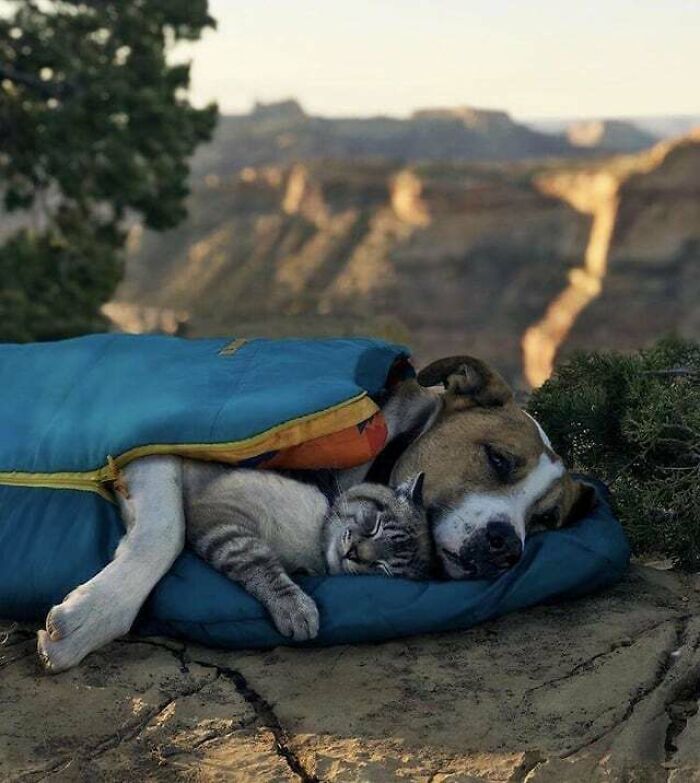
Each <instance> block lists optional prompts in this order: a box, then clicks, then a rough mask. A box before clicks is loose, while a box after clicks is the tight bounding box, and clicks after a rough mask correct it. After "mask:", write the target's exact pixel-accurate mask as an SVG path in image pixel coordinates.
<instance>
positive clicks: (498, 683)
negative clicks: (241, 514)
mask: <svg viewBox="0 0 700 783" xmlns="http://www.w3.org/2000/svg"><path fill="white" fill-rule="evenodd" d="M699 608H700V594H698V593H697V591H695V590H694V589H693V584H691V581H690V580H688V579H685V578H683V577H681V576H678V575H676V574H673V573H670V572H659V571H654V570H652V569H650V568H643V567H639V566H637V567H635V568H633V569H632V571H631V572H630V575H629V576H628V578H627V579H626V580H625V581H624V582H623V583H622V584H620V585H619V586H617V587H616V588H614V589H612V590H609V591H607V592H605V593H602V594H599V595H596V596H591V597H588V598H585V599H581V600H578V601H575V602H571V603H566V604H561V605H557V606H550V607H539V608H536V609H533V610H530V611H527V612H523V613H521V614H518V615H514V616H511V617H505V618H502V619H500V620H498V621H495V622H491V623H488V624H485V625H483V626H481V627H479V628H476V629H473V630H471V631H468V632H464V633H453V634H445V635H439V636H433V637H416V638H411V639H406V640H398V641H395V642H392V643H388V644H382V645H372V646H370V645H367V646H345V647H335V648H327V649H319V650H294V649H286V648H285V649H282V648H280V649H276V650H273V651H269V652H245V653H240V652H222V651H216V650H210V649H205V648H203V647H199V646H195V645H188V644H182V643H181V642H177V641H173V640H166V639H139V638H136V637H132V638H129V639H125V640H122V641H119V642H116V643H114V644H112V645H110V646H109V647H107V648H106V649H105V650H104V651H102V652H99V653H96V654H93V655H92V656H90V657H89V658H88V659H86V661H84V663H83V664H82V665H81V666H80V667H78V668H77V669H76V670H74V671H72V672H68V673H65V674H61V675H58V676H54V677H49V676H45V675H43V674H41V672H40V671H39V669H38V665H37V663H36V659H35V657H34V641H33V633H32V629H30V628H27V627H26V626H25V627H19V628H17V627H14V628H13V627H12V626H11V624H9V623H5V624H4V625H3V628H4V632H5V638H4V643H3V645H2V647H0V715H1V716H2V720H1V721H0V780H2V781H7V782H8V783H10V782H11V783H19V782H20V781H27V782H30V781H39V780H55V781H90V783H92V781H134V780H148V781H173V780H175V781H179V780H182V781H251V782H252V781H307V782H308V781H315V780H317V781H349V782H352V783H361V782H364V781H369V782H370V783H375V782H376V783H381V781H425V783H428V782H430V783H466V782H467V781H481V782H482V783H485V782H486V781H488V782H489V783H491V781H493V782H494V783H506V781H508V782H510V783H522V782H523V781H529V783H535V782H538V783H539V782H543V783H544V781H552V782H555V781H556V783H562V782H565V781H589V780H591V781H599V780H600V781H603V780H605V781H618V780H640V781H641V780H644V781H669V782H670V783H686V782H687V781H695V780H700V722H699V718H700V715H699V714H698V696H699V695H700V620H699V619H698V609H699ZM0 638H1V637H0Z"/></svg>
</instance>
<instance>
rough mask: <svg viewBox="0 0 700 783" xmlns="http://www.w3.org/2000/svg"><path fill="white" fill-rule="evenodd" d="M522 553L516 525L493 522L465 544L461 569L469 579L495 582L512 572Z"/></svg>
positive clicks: (462, 549) (494, 520)
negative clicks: (503, 573)
mask: <svg viewBox="0 0 700 783" xmlns="http://www.w3.org/2000/svg"><path fill="white" fill-rule="evenodd" d="M522 553H523V545H522V541H521V540H520V536H519V535H518V532H517V531H516V529H515V528H514V527H513V525H512V524H511V523H510V522H509V521H505V520H502V519H492V520H491V521H489V522H488V523H487V524H486V525H485V526H484V527H483V528H481V529H480V530H477V531H475V532H474V533H473V535H471V536H470V537H469V539H468V540H467V541H465V542H464V543H463V544H462V546H461V547H460V550H459V565H460V567H461V568H462V570H463V571H464V573H465V574H466V576H467V578H471V579H493V578H495V577H496V576H498V575H499V574H500V573H502V572H503V571H507V570H508V569H509V568H512V567H513V566H514V565H515V564H516V563H517V562H518V561H519V560H520V557H521V556H522Z"/></svg>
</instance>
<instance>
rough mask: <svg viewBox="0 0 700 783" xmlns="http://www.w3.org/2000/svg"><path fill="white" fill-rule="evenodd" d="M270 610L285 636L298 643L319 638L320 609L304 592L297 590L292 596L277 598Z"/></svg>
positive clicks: (279, 629)
mask: <svg viewBox="0 0 700 783" xmlns="http://www.w3.org/2000/svg"><path fill="white" fill-rule="evenodd" d="M268 608H269V610H270V614H271V615H272V619H273V620H274V622H275V625H276V626H277V630H278V631H279V632H280V633H281V634H282V635H283V636H290V637H291V638H292V639H294V640H295V641H297V642H304V641H307V640H308V639H314V638H315V637H316V636H318V629H319V624H320V618H319V614H318V607H317V606H316V604H315V603H314V601H313V599H312V598H309V596H308V595H306V593H305V592H304V591H303V590H301V589H297V590H295V591H294V592H293V593H291V594H290V595H285V596H280V597H277V598H275V599H274V601H273V602H272V604H271V605H270V606H269V607H268Z"/></svg>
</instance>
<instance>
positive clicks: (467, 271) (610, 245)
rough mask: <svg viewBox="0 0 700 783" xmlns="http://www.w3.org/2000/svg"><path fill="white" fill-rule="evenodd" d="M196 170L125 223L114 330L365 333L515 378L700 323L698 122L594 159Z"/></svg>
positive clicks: (421, 354) (537, 377)
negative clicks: (457, 356)
mask: <svg viewBox="0 0 700 783" xmlns="http://www.w3.org/2000/svg"><path fill="white" fill-rule="evenodd" d="M466 119H467V120H468V119H469V117H466ZM489 119H490V121H491V122H492V123H493V122H502V121H503V118H500V117H495V118H489ZM210 163H211V161H210ZM198 167H199V168H198V172H199V174H200V177H199V179H198V180H196V181H195V183H194V189H193V193H192V196H191V199H190V217H189V219H188V220H187V221H186V222H185V223H184V224H183V225H182V226H180V227H179V228H177V229H175V230H173V231H170V232H168V233H166V234H164V235H154V234H150V233H143V232H142V231H141V229H140V228H139V227H135V228H134V229H133V230H132V235H131V237H130V257H129V262H128V267H127V276H126V279H125V282H124V284H123V285H122V287H121V289H120V291H119V293H118V296H117V301H116V302H115V303H112V304H111V305H110V306H109V307H110V308H111V311H110V315H111V316H112V317H113V318H114V320H115V321H116V322H117V323H118V324H121V325H122V326H123V327H125V328H136V329H138V328H140V327H139V325H141V327H142V326H143V322H144V318H146V320H148V318H150V319H151V321H154V319H155V320H156V321H157V320H158V318H162V317H165V320H166V321H167V323H168V324H169V325H170V326H169V327H168V329H167V330H168V331H174V330H175V329H176V328H177V326H176V324H177V323H180V324H184V325H185V326H186V330H187V332H188V333H190V334H193V335H202V334H215V333H238V334H255V333H268V334H289V333H302V334H309V333H323V334H330V333H360V332H373V333H379V334H385V335H389V336H391V337H395V338H398V339H405V340H408V341H409V342H410V343H411V345H412V346H413V347H414V349H415V351H416V355H417V358H418V360H419V361H425V360H429V359H432V358H435V357H436V356H439V355H445V354H449V353H458V352H464V351H469V352H472V353H475V354H479V355H482V356H485V357H487V358H489V359H490V360H492V361H494V362H495V363H496V364H497V365H498V366H499V367H500V368H501V369H502V370H503V371H504V372H505V373H506V375H507V376H508V377H509V378H510V379H511V380H512V381H514V382H515V383H517V384H519V385H521V386H523V387H526V386H528V385H537V384H538V383H540V382H542V380H544V379H545V378H546V377H547V375H548V374H549V372H550V371H551V367H552V364H553V362H554V360H555V358H556V357H557V356H559V355H561V354H562V353H566V352H567V351H569V350H571V349H572V348H575V347H591V348H604V347H619V348H633V347H638V346H641V345H644V344H646V343H648V342H650V341H651V340H653V339H654V338H656V337H658V336H659V335H660V334H664V333H668V332H669V331H676V332H679V333H681V334H686V335H689V336H694V337H700V313H699V311H698V304H697V303H698V301H699V295H700V275H698V264H699V263H700V134H698V133H695V134H690V135H688V136H686V137H684V138H683V139H681V140H677V141H675V142H669V143H662V144H660V145H658V146H657V147H655V148H653V149H652V150H649V151H646V152H641V153H638V154H635V155H627V156H617V157H613V158H609V159H603V160H601V159H598V160H594V161H590V160H589V161H585V160H583V161H581V160H568V161H566V160H552V159H549V160H545V161H540V162H537V161H535V162H532V161H530V162H528V161H522V162H517V161H512V162H508V163H489V164H483V163H468V162H458V161H452V162H449V163H440V162H429V161H427V162H422V163H413V164H402V163H396V162H389V161H386V160H376V159H375V160H367V159H355V160H352V161H344V160H325V161H310V162H307V163H293V164H287V163H277V164H266V165H259V166H250V165H248V166H245V167H243V168H240V169H237V170H235V171H232V172H225V173H221V171H220V170H219V169H218V168H210V169H207V167H206V162H203V161H200V162H199V163H198ZM205 172H206V173H205ZM144 308H145V309H144ZM144 313H145V315H144ZM149 313H150V315H149ZM162 313H165V314H166V315H165V316H162ZM159 314H161V315H159ZM158 328H163V327H162V325H161V326H160V327H158Z"/></svg>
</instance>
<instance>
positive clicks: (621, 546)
mask: <svg viewBox="0 0 700 783" xmlns="http://www.w3.org/2000/svg"><path fill="white" fill-rule="evenodd" d="M407 356H408V354H407V351H406V349H404V348H402V347H401V346H395V345H390V344H387V343H384V342H382V341H379V340H371V339H335V340H264V339H258V340H251V341H243V340H235V341H230V340H180V339H177V338H170V337H155V336H129V335H96V336H89V337H84V338H78V339H76V340H66V341H60V342H56V343H41V344H32V345H0V377H1V378H2V386H1V387H0V616H2V617H5V618H11V619H18V620H28V619H39V620H40V619H43V617H44V616H45V614H46V612H47V611H48V610H49V609H50V607H51V606H53V605H54V604H57V603H60V601H61V600H62V599H63V598H64V596H65V595H66V594H67V593H69V592H70V591H71V590H72V589H73V588H74V587H76V586H77V585H78V584H81V583H82V582H84V581H86V580H88V579H90V578H91V577H92V576H94V574H95V573H97V572H98V571H99V570H100V569H101V568H102V567H103V566H104V565H106V564H107V563H108V562H109V560H110V559H111V556H112V554H113V552H114V550H115V549H116V547H117V544H118V542H119V539H120V537H121V535H122V525H121V521H120V518H119V514H118V511H117V508H116V506H115V504H114V503H113V500H112V494H111V489H112V482H114V481H115V480H117V479H118V477H119V470H120V468H121V467H123V466H124V465H125V464H127V463H128V462H129V461H130V460H132V459H136V458H138V457H140V456H144V455H148V454H159V453H172V454H181V455H185V456H190V457H195V458H196V457H199V458H202V459H217V460H221V461H226V462H230V463H232V464H245V465H262V466H263V467H264V466H278V465H284V464H285V462H284V457H285V455H288V456H289V459H291V464H294V465H295V466H296V467H299V464H300V463H299V460H300V459H301V460H303V459H308V454H309V453H312V454H316V455H321V457H322V458H323V459H325V463H324V465H325V466H326V467H343V466H347V465H349V464H353V460H354V461H355V462H357V461H358V460H359V461H365V460H366V459H367V458H368V456H371V455H372V454H374V453H376V451H377V450H378V449H379V448H381V445H382V444H383V437H385V434H386V433H385V429H383V428H382V422H381V413H380V412H379V410H378V406H377V405H376V403H375V402H374V399H373V398H377V397H378V396H379V395H380V394H381V393H382V391H383V390H384V389H385V387H386V386H387V384H388V383H390V382H391V377H392V376H395V375H396V373H397V372H398V373H399V375H400V374H405V373H406V372H410V369H408V367H407V364H406V360H407ZM367 433H370V436H367ZM355 435H357V436H358V437H360V436H361V437H360V440H358V437H354V436H355ZM351 436H352V437H351ZM309 443H310V444H312V445H313V448H311V449H307V450H306V451H304V445H305V444H309ZM358 443H360V446H358ZM342 444H351V445H348V449H349V451H350V452H351V457H350V458H349V459H348V460H345V461H343V459H342V458H337V449H338V447H339V446H342ZM363 449H364V450H363ZM281 457H282V459H280V458H281ZM294 460H297V461H296V462H295V461H294ZM324 465H322V464H316V465H311V464H309V465H307V467H322V466H324ZM628 560H629V549H628V546H627V542H626V540H625V537H624V534H623V532H622V529H621V527H620V525H619V523H618V522H617V521H616V519H615V518H614V516H613V514H612V512H611V509H610V506H609V504H608V501H607V498H606V495H605V491H604V489H600V490H599V503H598V506H597V508H596V509H595V511H594V512H593V513H592V514H591V515H590V516H588V517H587V518H585V519H583V520H582V521H580V522H579V523H577V524H576V525H574V526H572V527H569V528H566V529H563V530H558V531H552V532H546V533H538V534H536V535H533V536H530V537H529V539H528V541H527V545H526V547H525V552H524V555H523V558H522V560H521V561H520V563H519V564H518V565H517V566H516V567H515V568H514V569H512V570H511V571H509V572H507V573H506V574H505V575H503V576H502V577H500V578H499V579H497V580H496V581H494V582H478V581H473V582H448V581H445V582H438V581H435V582H427V583H419V582H410V581H404V580H400V579H389V578H386V577H380V576H366V577H360V576H333V577H323V578H320V577H307V578H304V579H301V580H300V581H301V584H302V586H303V587H304V589H305V590H306V591H307V592H308V593H309V594H310V595H312V596H313V597H314V599H315V600H316V602H317V603H318V606H319V608H320V611H321V631H320V634H319V637H318V638H317V639H316V640H314V642H313V643H312V644H339V643H351V642H362V641H379V640H383V639H389V638H393V637H397V636H405V635H409V634H415V633H424V632H428V631H444V630H455V629H462V628H467V627H469V626H471V625H474V624H475V623H478V622H481V621H483V620H486V619H488V618H490V617H495V616H498V615H500V614H504V613H506V612H509V611H513V610H515V609H519V608H522V607H525V606H530V605H532V604H536V603H541V602H545V601H552V600H554V599H558V598H565V597H569V596H575V595H581V594H583V593H587V592H590V591H593V590H597V589H599V588H602V587H604V586H606V585H609V584H612V583H613V582H615V581H617V580H618V579H619V578H620V577H621V575H622V574H623V572H624V570H625V568H626V566H627V563H628ZM137 630H139V631H140V632H143V633H148V634H165V635H173V636H184V637H188V638H190V639H194V640H196V641H199V642H203V643H207V644H213V645H217V646H222V647H229V648H242V647H272V646H275V645H279V644H290V643H291V642H290V641H289V640H288V639H286V638H284V637H282V636H281V635H279V633H278V632H277V631H276V630H275V628H274V626H273V625H272V624H271V622H270V620H269V619H268V616H267V614H266V612H265V610H264V609H263V608H262V607H261V605H260V604H259V603H258V602H257V601H256V600H255V599H254V598H252V597H251V596H249V595H248V594H247V593H246V592H245V591H244V590H243V589H242V588H240V587H239V586H238V585H236V584H234V583H232V582H230V581H229V580H228V579H226V578H225V577H224V576H222V575H221V574H219V573H217V572H216V571H214V570H213V569H212V568H210V567H209V566H207V565H206V564H205V563H204V562H203V561H201V560H200V559H199V558H197V557H196V556H195V555H194V554H192V553H191V552H189V551H185V552H184V553H183V554H182V555H181V556H180V557H179V558H178V560H177V561H176V562H175V564H174V565H173V567H172V569H171V571H170V572H169V573H168V574H167V575H166V576H165V577H164V578H163V579H162V580H161V581H160V583H159V584H158V585H157V587H156V588H155V590H154V591H153V593H152V594H151V596H150V598H149V600H148V601H147V603H146V605H145V606H144V609H143V611H142V612H141V615H140V617H139V620H138V623H137Z"/></svg>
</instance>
